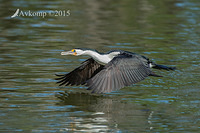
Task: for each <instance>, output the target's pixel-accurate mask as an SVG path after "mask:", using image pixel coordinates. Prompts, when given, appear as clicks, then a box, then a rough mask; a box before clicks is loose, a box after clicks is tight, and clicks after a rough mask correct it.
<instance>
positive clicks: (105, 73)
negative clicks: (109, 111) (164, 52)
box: [86, 55, 152, 93]
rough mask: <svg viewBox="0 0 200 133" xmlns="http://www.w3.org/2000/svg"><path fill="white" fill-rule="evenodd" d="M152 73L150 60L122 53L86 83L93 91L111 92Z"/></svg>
mask: <svg viewBox="0 0 200 133" xmlns="http://www.w3.org/2000/svg"><path fill="white" fill-rule="evenodd" d="M151 74H152V71H151V70H150V67H149V65H148V60H146V59H144V58H143V57H140V56H138V55H132V56H124V55H120V56H117V57H115V58H114V59H113V60H112V61H111V62H109V63H108V64H107V65H106V66H105V67H104V69H103V70H101V71H100V72H99V73H97V74H96V75H95V76H94V77H93V78H91V79H90V80H88V81H87V84H86V85H87V86H88V87H89V88H88V90H92V93H105V92H111V91H115V90H119V89H121V88H122V87H124V86H129V85H131V84H133V83H137V82H139V81H141V80H144V79H145V78H146V77H148V76H149V75H151Z"/></svg>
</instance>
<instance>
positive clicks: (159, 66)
mask: <svg viewBox="0 0 200 133" xmlns="http://www.w3.org/2000/svg"><path fill="white" fill-rule="evenodd" d="M152 68H155V69H164V70H167V71H169V70H176V67H168V66H165V65H158V64H153V67H152Z"/></svg>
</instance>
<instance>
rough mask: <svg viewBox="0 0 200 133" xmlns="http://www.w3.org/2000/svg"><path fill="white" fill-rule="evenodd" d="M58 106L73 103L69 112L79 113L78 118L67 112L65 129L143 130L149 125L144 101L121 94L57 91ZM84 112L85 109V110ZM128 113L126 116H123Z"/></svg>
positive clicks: (87, 130) (148, 127)
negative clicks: (69, 120)
mask: <svg viewBox="0 0 200 133" xmlns="http://www.w3.org/2000/svg"><path fill="white" fill-rule="evenodd" d="M57 97H58V98H59V99H61V100H62V101H61V103H60V104H59V105H60V106H63V105H65V106H73V107H76V108H71V110H69V111H71V112H76V113H80V114H82V115H81V116H82V117H81V118H80V117H79V116H77V115H76V113H75V115H73V114H72V115H70V116H71V117H70V118H71V122H70V124H69V125H73V126H72V127H69V129H71V130H74V131H85V132H97V131H98V132H99V131H104V132H108V131H110V132H114V131H118V130H119V129H121V130H127V131H132V132H133V131H139V132H142V131H145V129H146V130H147V129H149V130H150V129H152V127H151V118H152V112H151V111H150V109H149V108H148V107H146V106H145V105H142V106H141V105H137V104H135V103H128V102H126V101H125V100H122V99H121V97H115V96H114V97H113V96H112V97H109V96H98V95H90V94H87V93H60V94H57ZM85 112H87V113H85ZM127 117H128V119H127Z"/></svg>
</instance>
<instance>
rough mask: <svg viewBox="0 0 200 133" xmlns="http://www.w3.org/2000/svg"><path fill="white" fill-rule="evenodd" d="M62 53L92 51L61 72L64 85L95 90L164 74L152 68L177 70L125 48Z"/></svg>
mask: <svg viewBox="0 0 200 133" xmlns="http://www.w3.org/2000/svg"><path fill="white" fill-rule="evenodd" d="M61 55H75V56H79V55H88V56H90V57H91V58H89V59H87V60H86V61H84V62H82V65H81V66H79V67H78V68H76V69H74V70H73V71H71V72H69V73H67V74H64V75H57V76H59V77H58V78H56V80H59V81H58V82H57V83H59V84H60V86H62V85H65V86H68V85H86V86H88V90H92V93H108V92H111V91H116V90H119V89H121V88H123V87H125V86H129V85H131V84H134V83H137V82H140V81H141V80H144V79H145V78H146V77H148V76H154V77H162V76H160V75H157V74H155V73H153V72H152V70H151V69H150V68H156V69H164V70H175V67H168V66H164V65H158V64H156V63H154V62H152V61H151V60H149V59H148V58H147V57H145V56H142V55H139V54H136V53H132V52H128V51H123V50H112V51H110V52H108V53H105V54H100V53H99V52H97V51H96V50H95V51H94V50H90V49H83V48H76V49H72V50H71V51H67V52H61Z"/></svg>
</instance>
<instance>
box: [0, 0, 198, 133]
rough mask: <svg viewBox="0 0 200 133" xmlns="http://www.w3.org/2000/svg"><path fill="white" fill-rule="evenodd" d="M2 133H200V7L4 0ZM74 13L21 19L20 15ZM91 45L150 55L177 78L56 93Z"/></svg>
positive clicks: (147, 1) (194, 1)
mask: <svg viewBox="0 0 200 133" xmlns="http://www.w3.org/2000/svg"><path fill="white" fill-rule="evenodd" d="M0 2H1V4H0V31H1V32H0V132H2V133H9V132H33V133H44V132H47V133H50V132H119V133H121V132H139V133H140V132H161V133H163V132H167V133H168V132H174V133H177V132H181V133H184V132H185V133H188V132H199V131H200V126H199V125H200V97H199V96H200V89H199V86H200V83H199V79H200V75H199V68H200V67H199V64H200V37H199V36H200V17H199V16H200V1H199V0H162V1H161V0H160V1H158V0H123V1H120V0H110V1H105V0H103V1H100V0H99V1H97V0H82V1H81V0H64V1H56V0H48V1H46V0H45V1H38V0H34V1H31V0H28V1H25V0H20V1H17V0H10V1H8V0H7V1H6V0H1V1H0ZM17 9H19V10H20V11H23V12H28V11H29V10H30V11H32V12H42V11H43V12H47V11H56V10H57V11H62V12H64V11H66V12H67V11H70V15H69V16H62V15H61V16H55V15H54V16H50V15H47V16H45V17H44V18H43V17H41V16H16V17H14V18H11V16H12V15H13V14H14V13H15V11H16V10H17ZM77 47H85V48H92V49H96V50H98V51H100V52H107V51H109V50H112V49H121V50H128V51H131V52H135V53H138V54H142V55H145V56H147V57H149V58H150V59H152V60H153V61H155V62H156V63H158V64H164V65H169V66H176V67H177V68H178V70H176V71H158V70H154V71H155V72H156V73H157V74H159V75H163V76H164V77H162V78H155V77H149V78H147V79H145V80H144V81H142V82H140V83H138V84H135V85H132V86H129V87H125V88H123V89H121V90H119V91H117V92H112V93H110V94H106V95H89V94H87V93H86V92H87V91H86V87H84V86H68V87H58V85H57V84H56V83H55V82H56V81H55V80H54V78H55V74H61V73H66V72H69V71H71V70H73V69H74V68H75V67H77V66H79V65H80V63H81V62H82V61H84V60H85V59H87V58H88V57H86V56H82V57H72V56H61V55H60V52H62V51H64V50H71V49H72V48H77Z"/></svg>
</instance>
